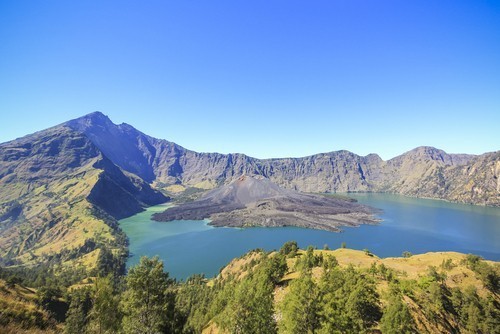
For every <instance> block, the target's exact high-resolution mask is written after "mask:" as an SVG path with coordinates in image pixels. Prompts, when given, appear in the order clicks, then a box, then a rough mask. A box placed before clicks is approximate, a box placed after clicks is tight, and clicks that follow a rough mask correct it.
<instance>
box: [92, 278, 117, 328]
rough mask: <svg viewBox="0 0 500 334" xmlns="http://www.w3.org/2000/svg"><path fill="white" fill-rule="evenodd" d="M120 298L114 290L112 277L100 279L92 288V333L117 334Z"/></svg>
mask: <svg viewBox="0 0 500 334" xmlns="http://www.w3.org/2000/svg"><path fill="white" fill-rule="evenodd" d="M120 320H121V314H120V312H118V297H117V295H116V294H115V291H114V288H113V279H112V277H111V276H107V277H102V278H101V277H98V278H97V279H96V280H95V282H94V286H93V288H92V311H91V312H90V324H89V331H90V332H91V333H98V334H105V333H110V334H111V333H116V332H117V331H118V329H119V326H120Z"/></svg>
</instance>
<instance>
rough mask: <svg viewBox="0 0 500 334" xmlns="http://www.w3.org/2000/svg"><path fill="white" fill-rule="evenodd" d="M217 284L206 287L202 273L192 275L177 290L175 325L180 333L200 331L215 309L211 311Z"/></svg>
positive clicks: (217, 289) (217, 288)
mask: <svg viewBox="0 0 500 334" xmlns="http://www.w3.org/2000/svg"><path fill="white" fill-rule="evenodd" d="M218 292H219V285H218V284H216V285H214V287H208V286H207V284H206V279H205V277H204V276H203V275H193V276H191V277H190V278H188V279H187V280H186V283H184V284H183V285H182V286H180V288H179V289H178V290H177V294H176V297H175V319H174V322H175V327H176V328H177V331H178V332H182V333H201V331H202V329H203V327H205V325H206V324H207V323H208V322H209V321H210V320H211V317H213V316H214V313H215V314H216V313H217V311H215V312H211V310H210V309H211V306H212V305H214V301H215V297H216V294H217V293H218Z"/></svg>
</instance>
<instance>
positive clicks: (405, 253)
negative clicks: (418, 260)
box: [403, 251, 413, 258]
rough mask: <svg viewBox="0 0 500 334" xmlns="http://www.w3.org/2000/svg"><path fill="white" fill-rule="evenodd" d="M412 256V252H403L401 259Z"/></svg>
mask: <svg viewBox="0 0 500 334" xmlns="http://www.w3.org/2000/svg"><path fill="white" fill-rule="evenodd" d="M412 256H413V254H412V252H409V251H404V252H403V257H404V258H410V257H412Z"/></svg>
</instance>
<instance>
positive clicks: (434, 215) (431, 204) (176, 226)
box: [120, 194, 500, 279]
mask: <svg viewBox="0 0 500 334" xmlns="http://www.w3.org/2000/svg"><path fill="white" fill-rule="evenodd" d="M349 196H351V197H354V198H356V199H357V200H358V201H359V202H360V203H364V204H368V205H371V206H373V207H376V208H380V209H382V210H383V213H382V214H380V218H382V219H383V220H384V221H383V222H382V223H381V224H379V225H376V226H372V225H363V226H360V227H357V228H349V227H346V228H344V231H343V232H342V233H333V232H326V231H317V230H310V229H303V228H295V227H278V228H264V227H263V228H261V227H254V228H246V229H236V228H213V227H211V226H209V225H207V223H208V221H174V222H168V223H160V222H155V221H152V220H150V217H151V214H153V213H154V212H158V211H163V210H165V209H166V208H167V207H168V206H166V205H159V206H155V207H151V208H149V209H148V210H147V211H145V212H142V213H139V214H137V215H135V216H132V217H130V218H126V219H123V220H121V221H120V226H121V227H122V229H123V230H124V231H125V233H126V234H127V235H128V237H129V240H130V247H129V249H130V252H131V255H132V256H131V257H130V259H129V261H128V263H127V264H128V265H129V266H131V265H134V264H136V263H137V262H138V261H139V258H140V256H142V255H148V256H154V255H159V256H160V258H161V259H162V260H163V261H164V262H165V267H166V270H167V271H169V272H170V275H171V276H172V277H175V278H177V279H185V278H187V277H188V276H190V275H192V274H195V273H204V274H205V275H206V276H209V277H210V276H213V275H215V274H217V273H218V272H219V269H220V268H221V267H222V266H224V265H225V264H227V263H228V262H229V261H230V260H231V259H233V258H235V257H238V256H240V255H242V254H244V253H245V252H247V251H249V250H251V249H255V248H264V249H266V250H272V249H279V248H280V247H281V245H282V244H283V243H285V242H286V241H289V240H296V241H297V242H298V243H299V246H301V247H307V246H308V245H313V246H316V247H318V248H322V247H323V246H324V245H325V244H327V245H328V246H329V247H330V248H338V247H340V245H341V243H342V242H345V243H346V244H347V247H349V248H354V249H365V248H366V249H369V250H370V251H371V252H373V253H374V254H376V255H378V256H380V257H389V256H401V253H402V252H403V251H410V252H412V253H415V254H416V253H425V252H431V251H457V252H462V253H473V254H478V255H481V256H483V257H484V258H486V259H490V260H496V261H500V209H499V208H486V207H480V206H472V205H461V204H454V203H447V202H444V201H436V200H428V199H416V198H408V197H404V196H398V195H389V194H355V195H354V194H349Z"/></svg>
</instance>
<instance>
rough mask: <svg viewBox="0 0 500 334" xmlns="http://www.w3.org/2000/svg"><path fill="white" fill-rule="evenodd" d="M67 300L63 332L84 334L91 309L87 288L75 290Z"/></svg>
mask: <svg viewBox="0 0 500 334" xmlns="http://www.w3.org/2000/svg"><path fill="white" fill-rule="evenodd" d="M69 300H70V303H69V309H68V312H67V313H66V323H65V327H64V332H65V333H67V334H85V333H86V330H87V324H88V321H89V317H88V316H89V312H90V309H91V308H92V301H91V299H90V291H89V289H88V288H80V289H76V290H74V291H73V292H72V293H71V294H70V295H69Z"/></svg>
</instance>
